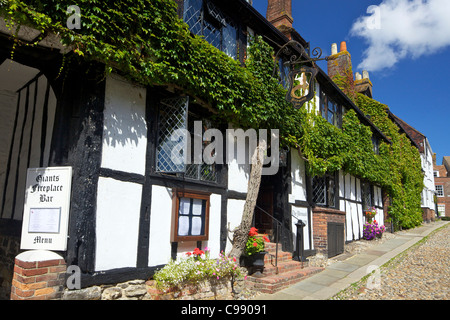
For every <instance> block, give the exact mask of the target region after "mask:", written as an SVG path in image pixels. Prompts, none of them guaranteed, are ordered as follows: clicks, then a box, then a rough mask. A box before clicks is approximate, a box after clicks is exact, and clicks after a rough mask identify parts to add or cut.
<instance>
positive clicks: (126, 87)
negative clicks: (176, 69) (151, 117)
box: [101, 74, 147, 175]
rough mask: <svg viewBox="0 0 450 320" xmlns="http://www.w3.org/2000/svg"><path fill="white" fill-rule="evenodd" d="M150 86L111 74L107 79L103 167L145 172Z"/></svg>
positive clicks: (139, 172) (138, 172)
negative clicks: (148, 89)
mask: <svg viewBox="0 0 450 320" xmlns="http://www.w3.org/2000/svg"><path fill="white" fill-rule="evenodd" d="M145 106H146V89H145V88H144V87H140V86H136V85H133V84H131V83H130V82H129V81H126V80H125V79H123V78H121V77H119V76H117V75H114V74H113V75H110V76H108V77H107V79H106V89H105V109H104V125H103V149H102V163H101V166H102V167H103V168H108V169H113V170H118V171H124V172H130V173H137V174H142V175H144V174H145V159H146V152H147V125H146V121H145Z"/></svg>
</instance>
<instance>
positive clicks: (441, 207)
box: [437, 204, 445, 217]
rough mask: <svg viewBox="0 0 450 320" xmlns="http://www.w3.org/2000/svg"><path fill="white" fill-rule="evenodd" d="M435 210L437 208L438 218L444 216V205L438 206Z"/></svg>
mask: <svg viewBox="0 0 450 320" xmlns="http://www.w3.org/2000/svg"><path fill="white" fill-rule="evenodd" d="M437 208H438V213H439V216H440V217H443V216H445V204H438V205H437Z"/></svg>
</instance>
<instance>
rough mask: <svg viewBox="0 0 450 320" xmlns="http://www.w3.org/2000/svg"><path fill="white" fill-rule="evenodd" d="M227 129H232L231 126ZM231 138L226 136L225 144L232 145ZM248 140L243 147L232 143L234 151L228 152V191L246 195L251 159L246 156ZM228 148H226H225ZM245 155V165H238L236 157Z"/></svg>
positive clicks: (235, 142)
mask: <svg viewBox="0 0 450 320" xmlns="http://www.w3.org/2000/svg"><path fill="white" fill-rule="evenodd" d="M229 129H234V128H233V127H232V126H231V125H230V126H229ZM231 139H232V137H231V138H230V136H228V135H227V137H226V143H232V142H233V141H232V140H231ZM247 140H248V139H246V143H245V145H238V143H237V141H236V140H235V141H234V149H233V150H231V149H230V152H228V155H227V157H231V156H232V158H231V159H228V162H227V164H228V190H230V191H236V192H242V193H247V190H248V179H249V176H250V165H249V163H250V161H251V157H249V156H248V148H249V144H248V141H247ZM227 148H228V147H227ZM241 154H245V163H246V164H239V163H238V155H241Z"/></svg>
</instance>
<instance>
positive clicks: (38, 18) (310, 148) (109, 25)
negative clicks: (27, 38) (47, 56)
mask: <svg viewBox="0 0 450 320" xmlns="http://www.w3.org/2000/svg"><path fill="white" fill-rule="evenodd" d="M72 4H73V1H71V0H29V1H26V2H25V1H22V0H0V14H1V15H2V16H4V17H6V18H7V19H8V20H9V21H10V22H9V25H10V27H11V30H14V27H15V26H17V25H21V24H26V25H29V26H32V27H34V28H35V29H37V30H40V31H41V32H42V33H43V34H45V33H46V32H53V33H58V34H59V35H60V37H61V41H62V42H63V43H64V44H66V45H68V46H71V48H73V50H72V52H70V53H69V54H67V56H66V59H65V66H62V67H63V72H64V69H66V70H70V66H69V64H70V61H71V59H72V60H76V59H79V58H82V59H84V60H95V61H100V62H102V63H104V64H105V66H106V68H105V72H111V71H112V70H115V72H119V73H121V74H123V75H125V76H126V77H128V78H129V79H131V80H133V81H136V82H139V83H140V84H143V85H151V86H166V85H171V86H175V87H176V88H179V89H181V90H182V91H183V92H185V93H187V94H189V95H191V96H192V97H194V98H195V99H197V100H198V102H200V103H202V104H207V105H209V106H210V107H212V108H213V109H215V110H216V111H217V112H216V114H215V115H212V116H214V117H217V118H218V120H223V121H227V122H232V123H233V124H235V125H236V126H239V127H242V128H250V127H251V128H255V129H257V128H279V129H280V136H281V141H282V144H284V145H287V146H290V147H294V148H298V149H300V151H301V153H302V154H303V156H304V157H305V158H306V159H307V169H308V172H309V173H310V174H311V175H321V174H323V173H325V172H327V171H328V172H333V171H336V170H339V169H343V170H344V171H345V172H347V173H351V174H353V175H355V176H358V177H360V178H364V179H367V180H369V181H371V182H372V183H374V184H377V185H379V186H381V187H383V188H384V190H386V192H388V194H389V195H390V196H391V197H392V203H391V208H390V214H391V216H392V217H393V218H394V223H395V224H396V226H402V227H405V228H408V227H412V226H415V225H417V224H419V223H420V222H421V208H420V193H421V191H422V187H423V182H422V181H423V177H422V172H421V166H420V156H419V153H418V151H417V149H415V148H414V147H413V146H411V143H410V142H409V140H408V139H407V138H406V137H405V136H404V135H401V134H399V132H398V128H397V127H396V126H395V125H394V124H393V123H392V121H390V119H389V118H388V116H387V113H386V108H387V107H386V106H384V105H382V104H381V103H378V102H377V101H375V100H372V99H369V98H367V97H365V96H362V95H357V99H356V100H357V105H358V106H359V107H360V108H361V110H362V111H363V112H364V113H365V114H370V115H371V116H372V121H373V123H375V125H377V126H378V127H379V128H380V130H381V131H382V132H383V133H384V134H385V135H386V136H388V137H389V138H390V139H391V141H392V144H391V145H390V144H387V143H384V142H383V143H381V146H380V154H379V155H376V154H374V152H373V149H372V141H371V136H372V133H371V129H370V128H369V127H367V126H365V125H363V124H361V122H360V121H359V119H358V117H357V115H356V113H355V112H354V111H352V110H350V111H348V112H347V113H346V114H345V116H344V119H343V128H342V130H341V129H338V128H336V127H335V126H332V125H330V124H329V123H328V122H327V121H326V120H325V119H323V118H322V117H321V116H320V115H317V114H314V113H308V112H307V111H306V108H303V109H301V110H295V109H293V108H292V106H291V105H290V104H289V103H287V102H286V100H285V94H286V92H285V89H284V88H283V87H282V86H281V85H280V84H279V81H278V79H275V78H273V77H272V72H273V68H274V61H273V58H272V57H273V56H274V52H273V49H272V48H271V47H270V46H269V45H268V44H267V43H265V42H264V41H263V40H262V39H261V37H257V38H256V39H255V41H253V43H252V45H251V46H250V48H249V51H248V59H247V60H246V63H245V66H241V65H240V63H239V62H238V61H235V60H233V59H231V58H229V57H228V56H227V55H226V54H225V53H223V52H221V51H219V50H218V49H216V48H214V47H213V46H212V45H210V44H208V43H207V42H206V41H205V40H203V39H202V38H201V37H198V36H194V35H192V34H191V33H190V31H189V29H188V26H187V25H186V24H185V23H184V22H183V21H181V20H180V19H179V17H178V15H177V8H176V4H175V2H174V1H173V0H121V1H92V0H89V1H88V0H78V1H77V5H78V6H79V7H80V9H81V10H82V17H81V29H79V30H69V29H68V28H67V27H66V20H67V18H68V16H69V15H70V14H72V13H70V14H67V12H66V10H67V7H68V6H70V5H72ZM14 39H15V40H14V41H15V42H16V46H17V45H29V44H24V43H21V42H20V40H18V38H17V37H14ZM352 98H353V100H354V99H355V98H354V97H352Z"/></svg>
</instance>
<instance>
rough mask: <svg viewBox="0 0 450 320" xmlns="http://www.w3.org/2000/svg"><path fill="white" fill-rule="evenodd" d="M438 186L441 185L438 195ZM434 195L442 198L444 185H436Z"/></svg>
mask: <svg viewBox="0 0 450 320" xmlns="http://www.w3.org/2000/svg"><path fill="white" fill-rule="evenodd" d="M438 187H441V188H442V189H441V190H439V191H442V195H440V192H439V191H438ZM436 196H438V197H440V198H442V197H445V193H444V186H443V185H441V184H438V185H436Z"/></svg>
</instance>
